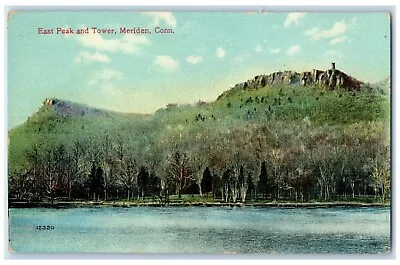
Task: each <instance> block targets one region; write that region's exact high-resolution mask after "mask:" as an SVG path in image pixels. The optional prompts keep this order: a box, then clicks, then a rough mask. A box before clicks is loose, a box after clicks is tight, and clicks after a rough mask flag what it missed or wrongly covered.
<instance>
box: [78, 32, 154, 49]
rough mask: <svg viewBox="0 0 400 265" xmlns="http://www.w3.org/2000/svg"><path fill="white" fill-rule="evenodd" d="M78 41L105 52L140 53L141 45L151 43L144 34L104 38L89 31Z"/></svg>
mask: <svg viewBox="0 0 400 265" xmlns="http://www.w3.org/2000/svg"><path fill="white" fill-rule="evenodd" d="M77 40H78V42H80V43H81V44H82V45H83V46H85V47H88V48H94V49H96V50H97V51H103V52H119V51H120V52H123V53H136V54H137V53H138V52H139V50H140V48H141V46H146V45H149V44H150V41H149V40H148V39H147V37H146V36H144V35H131V34H129V35H128V34H127V35H124V36H123V37H122V38H120V39H104V38H103V37H102V35H101V34H95V33H89V34H84V35H82V36H80V37H77Z"/></svg>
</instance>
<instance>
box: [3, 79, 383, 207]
mask: <svg viewBox="0 0 400 265" xmlns="http://www.w3.org/2000/svg"><path fill="white" fill-rule="evenodd" d="M357 85H358V83H357ZM8 166H9V168H8V172H9V175H8V188H9V199H10V200H20V201H23V200H30V201H43V200H51V201H52V200H54V199H58V200H76V199H84V200H145V201H159V202H162V203H166V202H168V200H169V199H170V198H171V197H176V198H180V197H181V195H183V194H200V195H201V197H200V198H204V199H205V200H214V201H222V202H248V201H255V200H256V201H257V200H259V201H298V202H303V201H310V200H316V201H330V200H337V199H341V200H343V199H344V200H357V199H360V200H365V199H366V198H368V199H370V200H371V201H374V200H377V201H385V200H386V199H387V198H389V196H390V93H389V89H387V87H384V86H383V85H379V86H363V87H359V89H358V90H355V89H352V88H349V87H346V86H344V85H341V86H340V87H323V86H321V85H319V84H307V83H305V82H303V84H297V83H293V84H287V83H280V84H279V83H274V84H268V83H265V82H264V83H258V84H257V85H256V86H253V87H246V86H243V85H241V86H237V87H235V88H233V89H231V90H229V91H228V92H226V93H224V94H222V95H221V96H220V97H219V98H218V99H217V100H216V101H214V102H203V101H199V102H198V103H197V104H195V105H176V104H169V105H168V106H167V107H166V108H163V109H160V110H158V111H156V112H155V113H154V114H151V115H142V114H122V113H115V112H111V111H106V110H101V109H95V108H92V107H89V106H85V105H80V104H77V103H73V102H69V101H64V100H60V99H47V100H45V102H44V103H43V105H42V107H41V108H40V109H39V110H38V112H37V113H35V114H33V115H32V116H31V117H30V118H29V119H28V120H27V121H26V122H25V123H24V124H22V125H21V126H19V127H16V128H14V129H12V130H11V131H10V132H9V157H8Z"/></svg>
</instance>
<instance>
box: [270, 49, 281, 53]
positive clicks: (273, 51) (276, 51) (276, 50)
mask: <svg viewBox="0 0 400 265" xmlns="http://www.w3.org/2000/svg"><path fill="white" fill-rule="evenodd" d="M271 52H272V53H273V54H277V53H280V52H281V49H279V48H275V49H271Z"/></svg>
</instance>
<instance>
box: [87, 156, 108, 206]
mask: <svg viewBox="0 0 400 265" xmlns="http://www.w3.org/2000/svg"><path fill="white" fill-rule="evenodd" d="M89 189H90V191H91V192H92V194H93V200H100V194H101V193H102V192H103V189H104V182H103V169H102V168H101V167H100V166H97V165H96V163H92V169H91V171H90V175H89Z"/></svg>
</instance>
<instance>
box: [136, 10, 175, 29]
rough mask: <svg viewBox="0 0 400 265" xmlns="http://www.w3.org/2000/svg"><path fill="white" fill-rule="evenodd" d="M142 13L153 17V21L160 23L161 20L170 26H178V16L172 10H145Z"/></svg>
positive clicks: (156, 23)
mask: <svg viewBox="0 0 400 265" xmlns="http://www.w3.org/2000/svg"><path fill="white" fill-rule="evenodd" d="M142 14H144V15H147V16H151V17H153V23H154V24H155V25H157V26H158V25H160V21H164V22H165V23H166V24H167V25H168V26H170V27H172V28H175V27H176V18H175V16H174V15H173V14H172V13H171V12H143V13H142Z"/></svg>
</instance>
